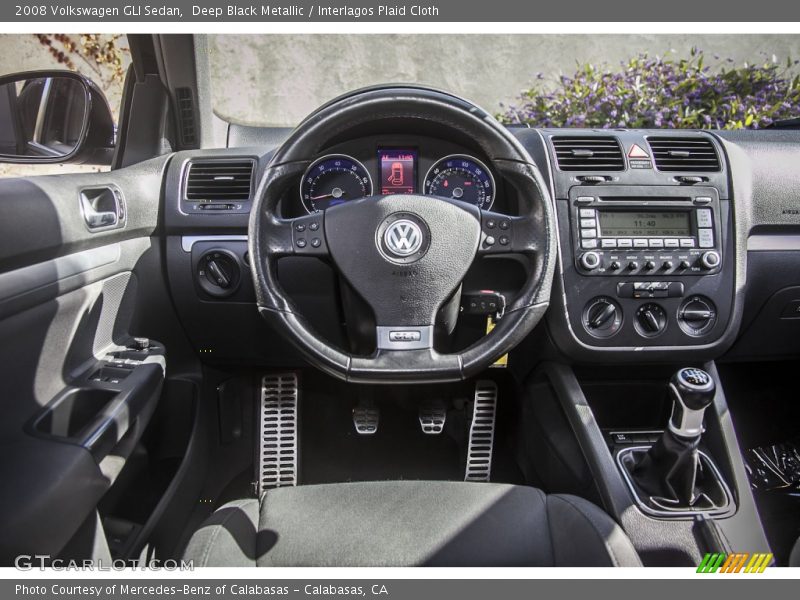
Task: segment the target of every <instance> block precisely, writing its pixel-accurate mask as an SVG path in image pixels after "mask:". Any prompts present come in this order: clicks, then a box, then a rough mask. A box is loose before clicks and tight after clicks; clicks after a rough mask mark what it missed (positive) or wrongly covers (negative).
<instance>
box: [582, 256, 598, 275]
mask: <svg viewBox="0 0 800 600" xmlns="http://www.w3.org/2000/svg"><path fill="white" fill-rule="evenodd" d="M580 263H581V266H582V267H583V268H584V269H586V270H587V271H593V270H594V269H596V268H597V267H599V266H600V255H599V254H598V253H597V252H584V253H583V254H581V258H580Z"/></svg>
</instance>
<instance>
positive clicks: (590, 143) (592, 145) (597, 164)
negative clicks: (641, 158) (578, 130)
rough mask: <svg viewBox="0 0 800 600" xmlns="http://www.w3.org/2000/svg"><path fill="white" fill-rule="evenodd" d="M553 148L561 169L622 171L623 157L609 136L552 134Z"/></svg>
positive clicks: (623, 167) (623, 166)
mask: <svg viewBox="0 0 800 600" xmlns="http://www.w3.org/2000/svg"><path fill="white" fill-rule="evenodd" d="M552 141H553V148H554V149H555V152H556V160H557V161H558V167H559V168H560V169H561V170H562V171H622V170H624V169H625V158H624V157H623V156H622V148H621V147H620V145H619V141H618V140H617V138H615V137H611V136H575V137H573V136H554V137H553V138H552Z"/></svg>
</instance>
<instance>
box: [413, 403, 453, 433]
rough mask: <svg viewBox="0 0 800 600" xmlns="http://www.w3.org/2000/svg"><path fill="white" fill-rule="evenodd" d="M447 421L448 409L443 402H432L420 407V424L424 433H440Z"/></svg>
mask: <svg viewBox="0 0 800 600" xmlns="http://www.w3.org/2000/svg"><path fill="white" fill-rule="evenodd" d="M445 421H447V409H446V408H445V406H444V405H443V404H437V403H431V404H427V405H425V406H421V407H420V409H419V426H420V427H421V428H422V433H425V434H427V435H439V434H440V433H442V431H443V430H444V424H445Z"/></svg>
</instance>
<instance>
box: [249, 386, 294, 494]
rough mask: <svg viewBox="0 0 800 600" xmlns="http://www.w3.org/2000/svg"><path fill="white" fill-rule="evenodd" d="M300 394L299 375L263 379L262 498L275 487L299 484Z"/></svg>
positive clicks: (259, 460) (259, 469)
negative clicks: (298, 416)
mask: <svg viewBox="0 0 800 600" xmlns="http://www.w3.org/2000/svg"><path fill="white" fill-rule="evenodd" d="M299 394H300V386H299V385H298V381H297V374H296V373H277V374H274V375H266V376H264V378H263V379H262V380H261V406H260V409H261V410H260V413H261V414H260V421H261V435H260V438H259V443H260V448H259V455H258V471H259V472H258V496H259V497H261V495H262V494H263V493H264V492H265V491H266V490H268V489H271V488H277V487H286V486H291V485H297V454H298V448H297V438H298V433H299V427H298V419H297V401H298V397H299Z"/></svg>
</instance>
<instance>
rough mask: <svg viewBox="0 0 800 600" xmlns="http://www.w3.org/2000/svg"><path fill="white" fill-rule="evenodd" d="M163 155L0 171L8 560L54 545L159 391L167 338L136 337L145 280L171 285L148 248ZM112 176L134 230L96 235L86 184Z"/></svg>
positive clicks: (108, 474)
mask: <svg viewBox="0 0 800 600" xmlns="http://www.w3.org/2000/svg"><path fill="white" fill-rule="evenodd" d="M167 162H168V157H162V158H159V159H155V160H152V161H148V162H146V163H142V164H140V165H136V166H133V167H129V168H126V169H121V170H118V171H114V172H111V173H93V174H71V175H59V176H45V177H31V178H27V179H6V180H0V410H1V411H2V415H3V418H2V419H0V451H2V453H3V460H2V461H0V481H2V485H0V531H3V535H2V536H0V565H3V566H6V565H9V564H12V563H13V560H14V557H15V556H17V555H19V554H25V553H27V554H50V555H52V556H57V555H58V553H59V552H60V551H61V550H62V549H63V548H64V546H65V545H66V544H67V542H68V541H69V540H70V538H71V537H72V536H73V535H74V534H75V532H76V531H77V530H78V528H79V527H80V525H81V524H82V523H83V522H84V521H86V520H87V517H89V516H90V515H91V514H92V512H93V511H94V510H95V508H96V506H97V503H98V502H99V500H100V498H101V497H102V495H103V494H104V493H105V491H106V490H107V489H108V488H109V487H110V486H111V485H112V484H113V482H114V479H115V477H116V475H117V474H118V473H119V471H120V469H121V468H122V466H123V465H124V462H125V459H126V458H127V455H128V454H129V453H130V451H131V450H132V448H133V445H134V444H135V442H136V441H137V439H138V437H139V436H141V433H142V431H143V429H144V427H145V425H146V423H147V420H148V419H149V416H150V415H151V414H152V411H153V410H154V407H155V404H156V402H157V401H158V398H159V396H160V388H161V383H162V381H163V378H164V372H165V369H166V363H165V352H164V348H163V347H162V346H160V345H159V344H156V343H154V344H153V345H152V346H151V347H150V348H148V349H146V350H145V351H144V353H139V354H136V353H132V352H133V350H127V349H126V346H128V345H130V343H131V341H132V336H133V335H137V334H139V332H137V331H135V330H132V328H131V325H132V323H134V322H135V320H137V319H139V315H138V313H139V312H140V311H142V310H143V309H144V307H143V306H142V301H141V289H140V288H141V286H140V282H141V281H143V280H147V281H163V274H162V273H161V272H160V261H158V260H153V259H152V257H151V255H152V254H153V253H155V254H156V255H157V254H158V237H157V234H158V225H159V202H160V197H161V186H162V175H163V169H164V167H165V165H166V164H167ZM107 185H113V186H115V187H116V188H118V189H119V190H120V192H121V194H122V196H123V198H124V211H125V212H124V215H123V216H124V226H121V227H119V228H114V229H110V228H105V229H103V230H101V231H96V232H93V231H91V230H90V228H89V227H88V226H87V223H86V220H85V218H84V213H83V212H82V210H81V202H80V200H79V196H80V192H81V190H84V189H86V188H97V187H98V186H107ZM151 286H152V284H151ZM111 352H117V353H119V352H122V353H123V354H118V355H117V356H115V357H111V355H110V353H111ZM131 353H132V354H131ZM123 355H124V356H125V357H126V358H127V357H131V358H130V359H129V360H128V361H127V362H125V360H124V359H122V358H119V357H120V356H123ZM112 359H113V360H114V361H118V367H119V368H117V369H116V370H115V368H114V367H113V364H112V363H111V362H109V361H111V360H112ZM102 369H106V371H103V370H102ZM109 369H110V370H109ZM105 373H111V374H112V375H111V376H106V375H105ZM101 374H102V376H101Z"/></svg>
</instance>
